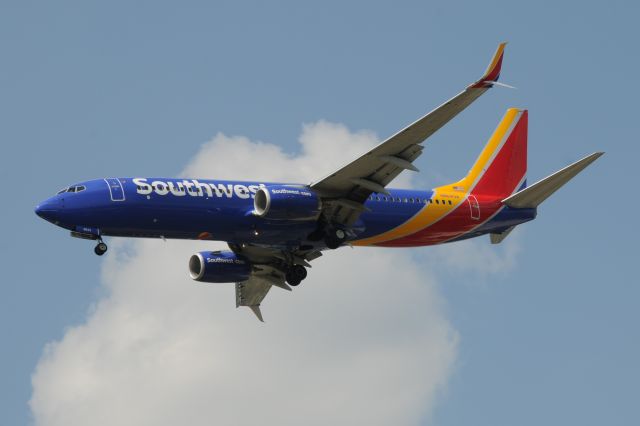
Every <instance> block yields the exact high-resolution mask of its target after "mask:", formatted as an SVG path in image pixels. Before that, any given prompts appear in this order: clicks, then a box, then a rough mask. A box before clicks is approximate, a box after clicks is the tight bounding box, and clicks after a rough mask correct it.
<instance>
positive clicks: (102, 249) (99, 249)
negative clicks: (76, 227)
mask: <svg viewBox="0 0 640 426" xmlns="http://www.w3.org/2000/svg"><path fill="white" fill-rule="evenodd" d="M93 252H94V253H95V254H97V255H98V256H102V255H103V254H105V253H106V252H107V245H106V244H105V243H98V244H97V245H96V247H95V248H94V249H93Z"/></svg>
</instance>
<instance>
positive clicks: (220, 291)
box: [30, 121, 457, 426]
mask: <svg viewBox="0 0 640 426" xmlns="http://www.w3.org/2000/svg"><path fill="white" fill-rule="evenodd" d="M300 143H301V149H300V153H299V154H298V155H289V154H286V153H284V152H283V151H282V150H281V149H280V148H279V147H277V146H275V145H272V144H267V143H261V142H252V141H250V140H248V139H247V138H244V137H227V136H225V135H223V134H218V135H217V136H216V137H215V138H214V139H213V140H212V141H210V142H208V143H207V144H205V145H204V146H203V147H202V149H201V151H200V152H199V153H198V155H197V156H196V157H195V158H194V159H193V161H192V162H191V163H190V164H189V165H188V166H187V167H186V169H185V171H184V174H185V175H187V176H197V177H216V178H238V177H243V178H246V179H252V178H255V179H270V180H274V181H301V180H302V181H305V180H306V181H308V180H312V179H316V178H319V177H322V176H323V175H324V174H325V173H327V172H329V171H330V170H332V169H334V168H336V167H339V166H340V165H342V164H343V163H345V162H347V161H348V160H350V159H352V158H355V157H356V156H357V155H359V154H361V153H363V152H364V151H366V150H367V149H370V148H371V147H372V146H374V145H375V143H377V140H376V137H375V135H373V134H372V133H370V132H357V133H352V132H350V131H349V130H348V129H347V128H346V127H345V126H343V125H340V124H334V123H328V122H324V121H321V122H318V123H314V124H307V125H305V126H304V128H303V132H302V135H301V137H300ZM405 179H406V178H405ZM407 182H408V181H405V184H407ZM212 246H214V244H211V243H203V242H178V241H169V242H166V243H164V242H161V241H136V242H116V241H113V242H112V243H111V251H110V253H109V255H107V256H106V258H105V263H104V268H103V283H104V286H105V287H106V289H107V291H106V293H107V296H105V297H104V298H102V299H101V300H99V301H98V302H97V304H96V306H95V307H94V309H92V310H91V312H90V313H89V315H88V318H87V320H86V322H85V323H84V324H82V325H79V326H75V327H72V328H70V329H68V330H67V331H66V333H65V335H64V336H63V338H62V339H61V340H59V341H57V342H53V343H51V344H49V345H48V346H47V348H46V350H45V352H44V354H43V356H42V358H41V360H40V362H39V364H38V366H37V368H36V371H35V372H34V374H33V379H32V381H33V395H32V399H31V401H30V404H31V408H32V412H33V415H34V419H35V423H36V424H37V425H46V426H56V425H64V426H74V425H87V424H91V425H93V426H99V425H113V424H118V425H137V426H140V425H146V424H149V425H154V426H162V425H165V424H166V425H175V424H189V425H200V424H203V425H204V424H206V425H210V424H222V425H227V424H234V425H255V424H280V425H289V424H300V423H303V424H307V425H314V424H323V425H324V424H369V425H376V424H381V425H382V424H385V425H386V424H418V423H419V422H420V421H421V419H424V418H425V417H427V416H428V415H429V414H430V413H431V410H432V407H433V404H434V402H435V401H436V399H437V395H438V392H439V391H440V390H441V389H442V388H443V387H444V385H445V384H446V383H447V379H448V377H449V375H450V372H451V369H452V365H453V363H454V360H455V355H456V345H457V336H456V333H455V330H453V328H452V326H451V324H450V323H449V322H448V320H447V318H446V317H445V315H444V312H443V311H444V310H443V306H442V304H443V301H442V300H441V299H440V296H439V295H438V292H437V286H436V280H435V278H434V276H433V275H432V274H431V273H430V271H429V269H427V268H425V267H424V266H421V264H420V262H419V261H416V260H414V258H413V257H412V256H410V255H409V252H408V251H405V250H391V249H366V248H360V249H355V250H352V249H349V248H342V249H340V250H339V251H338V252H333V253H331V252H330V253H327V254H326V255H325V256H323V257H322V258H320V259H318V260H316V261H315V262H314V267H313V269H312V270H311V271H310V274H309V278H308V279H307V280H306V281H305V282H304V283H303V284H302V285H301V286H300V287H298V288H296V289H294V291H293V292H286V291H283V290H280V289H278V288H274V289H272V290H271V292H270V294H269V295H268V297H267V299H266V300H265V302H264V303H263V306H262V308H263V313H264V315H265V319H266V321H267V322H266V323H265V324H261V323H259V322H258V321H257V320H256V319H255V318H254V317H253V315H252V314H251V312H250V311H249V310H248V309H245V308H243V309H241V310H236V309H235V308H234V302H235V301H234V290H233V285H232V284H227V285H225V284H210V285H208V284H201V283H196V282H193V281H191V280H189V278H188V274H187V265H186V263H187V259H188V257H189V256H190V254H192V253H193V252H195V251H199V250H204V249H208V248H211V247H212Z"/></svg>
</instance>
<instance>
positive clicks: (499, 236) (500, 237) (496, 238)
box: [489, 226, 515, 244]
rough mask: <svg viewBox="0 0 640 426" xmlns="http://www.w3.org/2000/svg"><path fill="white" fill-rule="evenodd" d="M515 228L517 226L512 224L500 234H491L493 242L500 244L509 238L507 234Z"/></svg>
mask: <svg viewBox="0 0 640 426" xmlns="http://www.w3.org/2000/svg"><path fill="white" fill-rule="evenodd" d="M514 229H515V226H512V227H510V228H507V229H505V230H504V231H502V232H500V233H499V234H494V233H492V234H489V238H490V239H491V244H500V243H501V242H502V240H504V239H505V238H507V235H509V234H510V233H511V231H513V230H514Z"/></svg>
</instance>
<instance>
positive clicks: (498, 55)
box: [471, 41, 507, 88]
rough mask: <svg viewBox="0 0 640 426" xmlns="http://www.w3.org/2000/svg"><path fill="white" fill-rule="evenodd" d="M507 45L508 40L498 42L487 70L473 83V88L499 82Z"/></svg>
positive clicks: (487, 86)
mask: <svg viewBox="0 0 640 426" xmlns="http://www.w3.org/2000/svg"><path fill="white" fill-rule="evenodd" d="M506 45H507V42H506V41H503V42H501V43H500V44H498V48H497V49H496V51H495V53H494V54H493V57H492V58H491V62H489V66H488V67H487V70H486V71H485V72H484V74H483V76H482V77H481V78H480V79H479V80H478V81H476V82H475V83H474V84H472V85H471V87H472V88H489V87H492V86H493V85H494V84H498V83H497V81H498V79H499V78H500V71H501V70H502V58H503V57H504V48H505V46H506Z"/></svg>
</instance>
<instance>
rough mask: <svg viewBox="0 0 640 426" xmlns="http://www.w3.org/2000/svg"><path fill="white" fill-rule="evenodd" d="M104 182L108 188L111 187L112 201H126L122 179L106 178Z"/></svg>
mask: <svg viewBox="0 0 640 426" xmlns="http://www.w3.org/2000/svg"><path fill="white" fill-rule="evenodd" d="M104 181H105V182H107V186H108V187H109V195H110V197H111V201H124V188H123V187H122V183H121V182H120V179H118V178H106V179H105V180H104Z"/></svg>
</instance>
